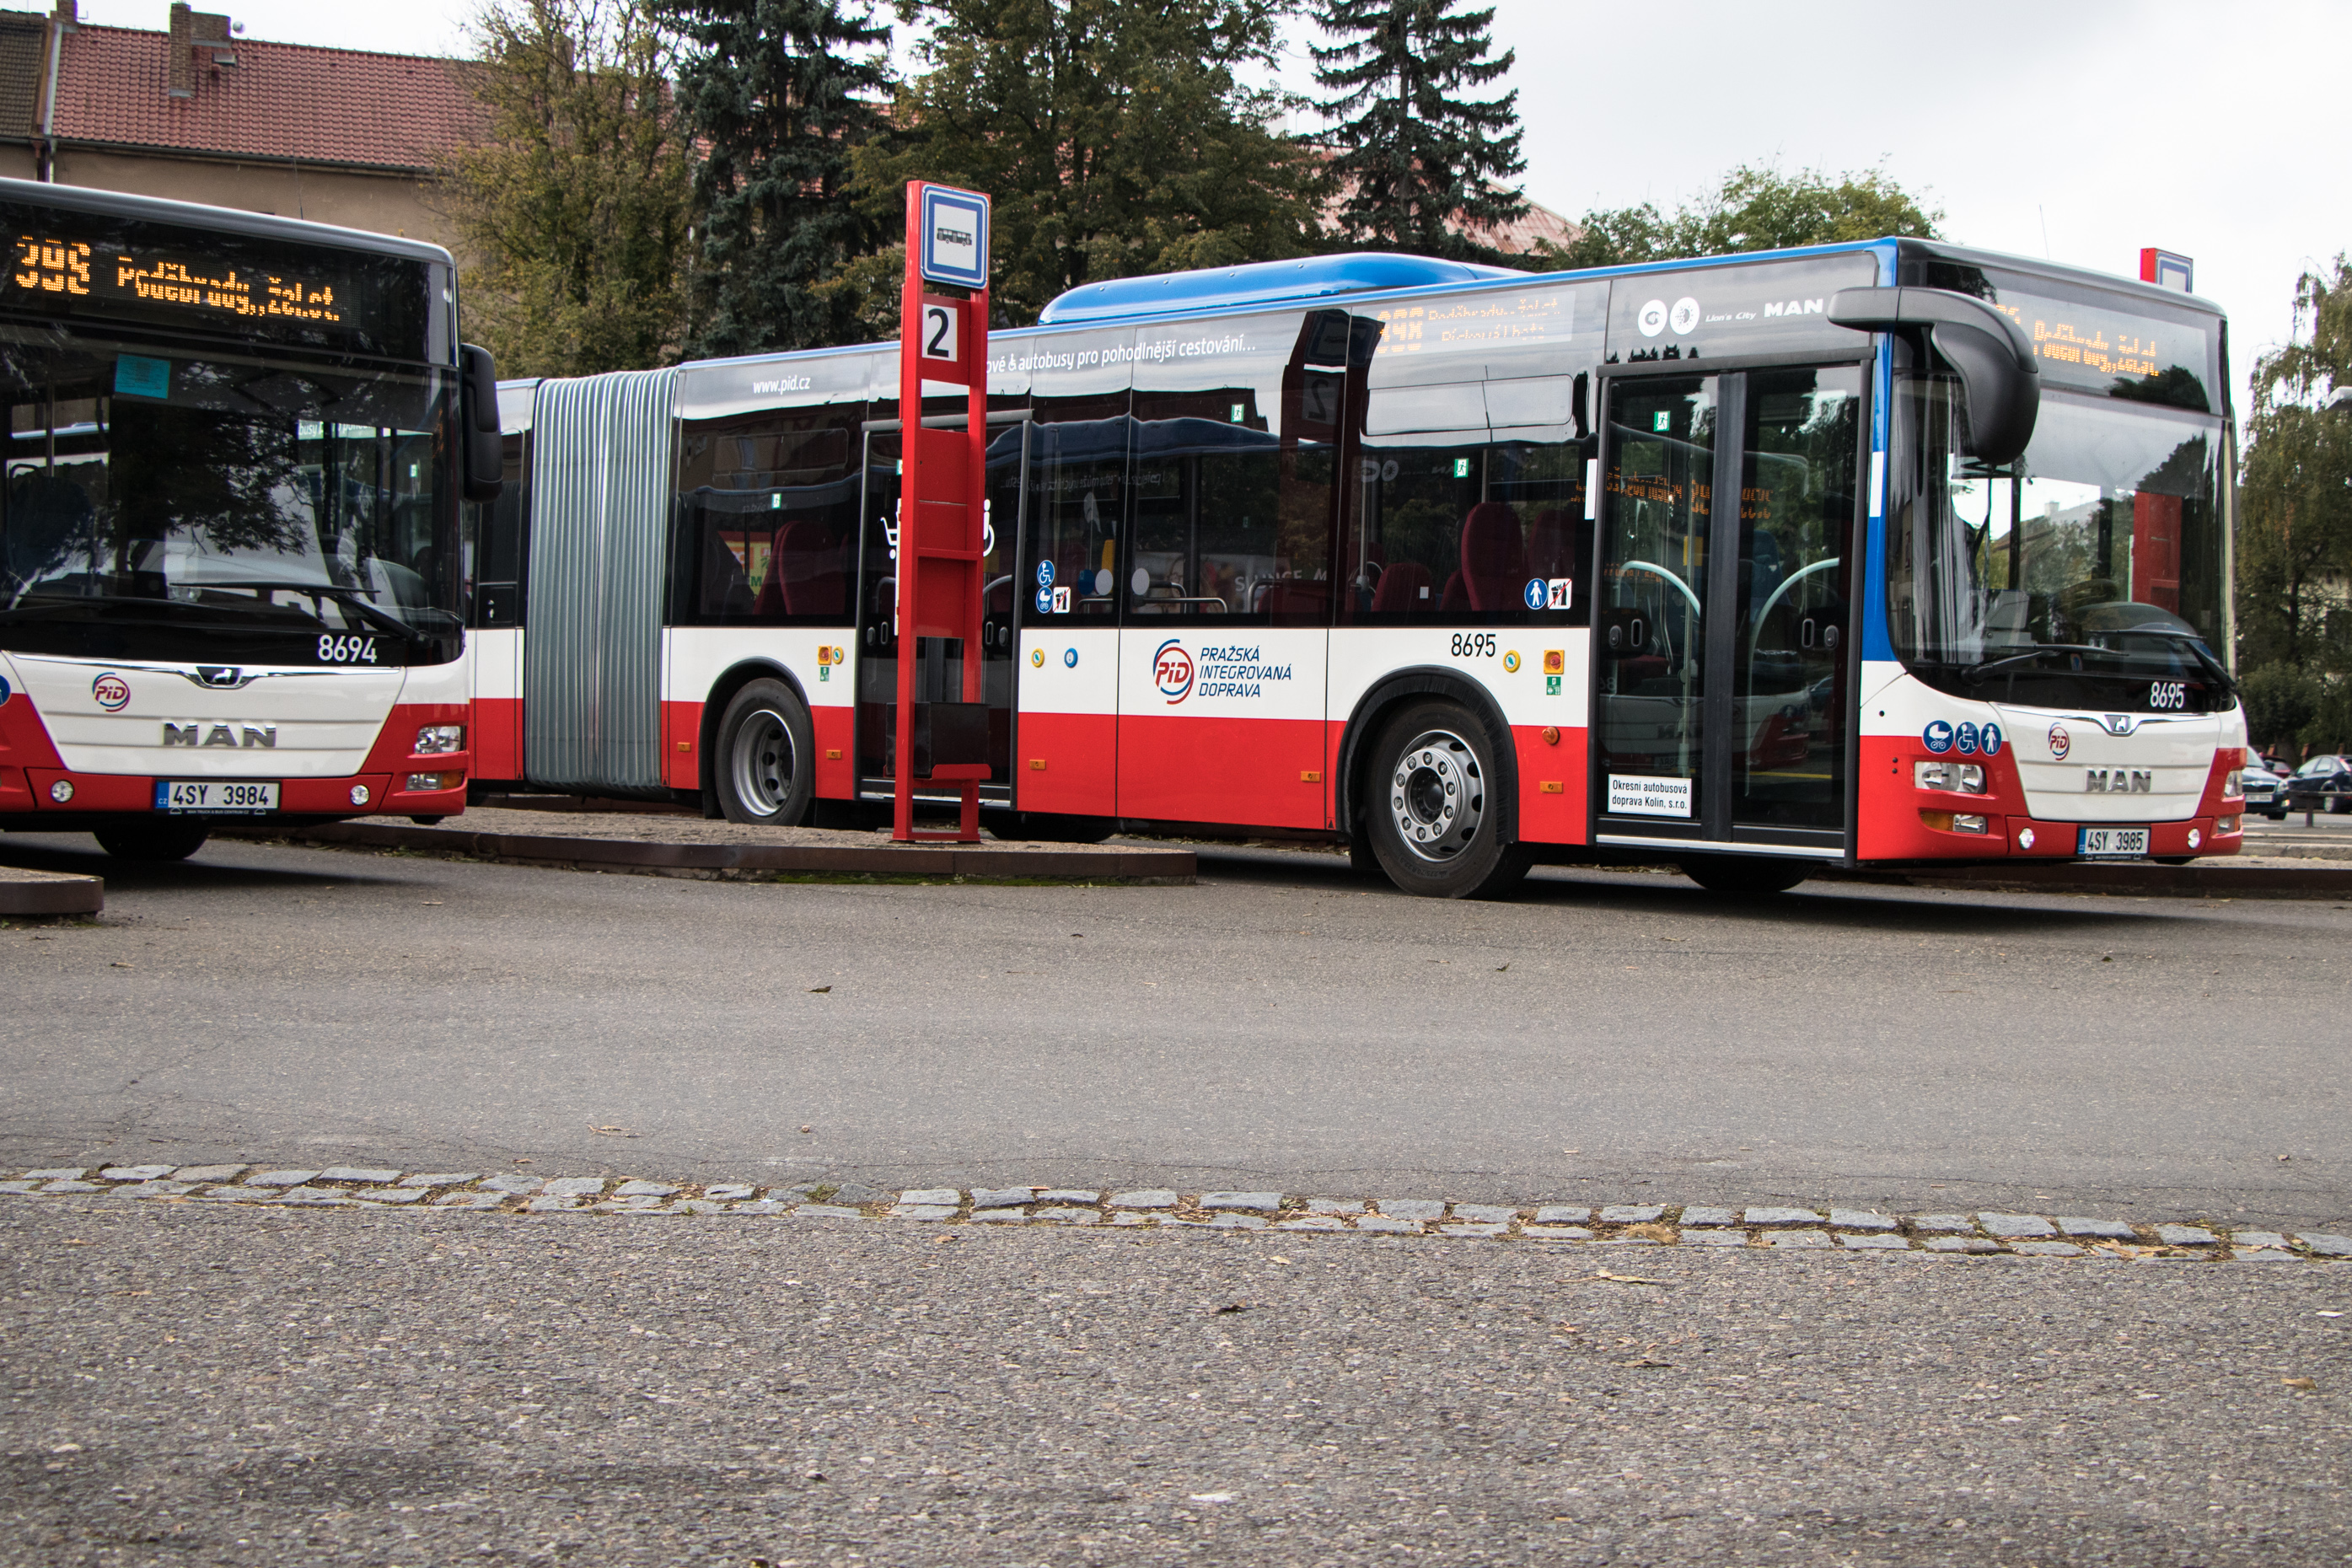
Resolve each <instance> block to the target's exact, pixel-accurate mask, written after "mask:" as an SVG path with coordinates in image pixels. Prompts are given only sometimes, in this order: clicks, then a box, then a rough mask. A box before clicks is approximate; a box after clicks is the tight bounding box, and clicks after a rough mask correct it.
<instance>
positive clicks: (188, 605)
mask: <svg viewBox="0 0 2352 1568" xmlns="http://www.w3.org/2000/svg"><path fill="white" fill-rule="evenodd" d="M447 379H448V378H447V375H446V373H438V372H428V371H422V370H392V369H384V368H377V367H373V366H364V367H360V366H353V365H352V364H350V363H343V364H341V365H336V364H331V363H330V364H320V363H310V362H306V361H302V360H298V359H294V358H289V357H285V356H282V355H273V354H270V353H268V352H267V351H264V352H263V353H258V354H257V353H248V352H240V351H234V350H228V349H226V348H223V349H222V350H221V351H220V352H209V351H199V352H198V353H195V354H194V355H191V354H189V353H184V352H173V351H170V350H166V349H163V348H157V347H150V346H145V345H140V344H133V343H127V342H115V341H111V340H109V339H106V338H102V337H98V336H92V335H85V334H82V333H79V332H72V331H67V330H63V329H60V328H58V327H53V326H22V327H20V326H15V325H0V384H5V393H6V397H7V401H8V403H9V405H10V424H9V431H8V437H7V439H8V450H7V458H6V461H7V478H6V484H5V489H0V647H6V648H9V649H11V650H15V651H19V652H27V653H49V654H58V655H64V656H68V657H74V656H81V657H91V658H157V659H188V658H221V659H224V660H236V661H241V662H250V663H281V664H313V663H331V664H349V663H373V664H415V663H429V662H440V661H443V660H446V659H447V658H454V657H456V655H457V648H458V646H459V645H458V630H457V628H458V622H459V617H458V616H457V593H456V582H457V571H456V567H457V563H456V561H455V560H454V559H453V552H452V550H451V545H452V544H453V542H455V537H456V531H455V523H456V519H457V508H456V506H455V505H454V502H453V497H452V493H451V488H450V480H449V474H448V471H447V469H448V460H447V458H446V451H447V443H446V439H445V437H444V433H443V432H444V426H445V425H446V418H445V405H446V400H447V398H448V396H449V395H450V392H449V388H448V385H447Z"/></svg>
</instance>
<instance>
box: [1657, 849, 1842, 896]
mask: <svg viewBox="0 0 2352 1568" xmlns="http://www.w3.org/2000/svg"><path fill="white" fill-rule="evenodd" d="M1682 868H1683V875H1684V876H1685V877H1688V878H1689V879H1691V880H1692V881H1694V882H1696V883H1697V884H1698V885H1699V886H1700V887H1702V888H1705V889H1706V890H1707V891H1708V892H1710V893H1726V894H1729V895H1731V896H1732V897H1735V898H1748V897H1753V896H1756V895H1758V894H1762V893H1785V892H1787V891H1788V890H1789V889H1791V888H1793V887H1795V886H1796V885H1797V884H1798V883H1800V882H1801V881H1803V880H1804V879H1806V878H1808V877H1810V876H1811V875H1812V874H1813V866H1812V862H1811V861H1809V860H1778V859H1774V858H1771V857H1770V856H1767V855H1758V856H1748V855H1694V856H1692V857H1691V858H1689V859H1687V860H1685V861H1684V862H1683V863H1682Z"/></svg>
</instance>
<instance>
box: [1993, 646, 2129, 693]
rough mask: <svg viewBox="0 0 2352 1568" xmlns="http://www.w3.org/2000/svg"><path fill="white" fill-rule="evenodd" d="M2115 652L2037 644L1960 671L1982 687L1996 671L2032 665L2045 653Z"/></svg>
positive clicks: (2091, 647) (2092, 648)
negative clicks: (2020, 665)
mask: <svg viewBox="0 0 2352 1568" xmlns="http://www.w3.org/2000/svg"><path fill="white" fill-rule="evenodd" d="M2114 651H2115V650H2114V649H2113V648H2105V647H2094V646H2092V645H2091V644H2089V643H2077V642H2045V643H2036V644H2034V646H2033V647H2030V648H2028V649H2026V651H2025V652H2023V653H2013V654H2011V655H2010V656H2009V657H2008V658H1994V659H1987V660H1985V661H1983V662H1982V663H1979V664H1972V665H1969V667H1968V668H1965V669H1963V670H1961V671H1960V679H1963V680H1965V681H1967V682H1968V683H1969V685H1971V686H1977V685H1981V684H1982V683H1983V681H1984V678H1985V677H1986V676H1988V675H1990V674H1991V673H1992V672H1993V671H1994V670H1996V669H2007V668H2009V667H2010V666H2011V665H2013V664H2031V663H2032V662H2033V660H2035V659H2037V658H2041V657H2042V655H2043V654H2045V653H2113V652H2114Z"/></svg>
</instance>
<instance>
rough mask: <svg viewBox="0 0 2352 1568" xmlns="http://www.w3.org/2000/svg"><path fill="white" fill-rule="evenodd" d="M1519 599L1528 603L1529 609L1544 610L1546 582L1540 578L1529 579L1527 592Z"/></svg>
mask: <svg viewBox="0 0 2352 1568" xmlns="http://www.w3.org/2000/svg"><path fill="white" fill-rule="evenodd" d="M1519 597H1521V598H1523V599H1525V600H1526V601H1527V602H1528V609H1530V610H1540V609H1542V608H1543V607H1544V580H1543V579H1542V578H1540V577H1530V578H1528V586H1527V591H1526V592H1525V593H1523V594H1521V595H1519Z"/></svg>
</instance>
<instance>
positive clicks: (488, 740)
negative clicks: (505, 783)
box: [473, 697, 522, 779]
mask: <svg viewBox="0 0 2352 1568" xmlns="http://www.w3.org/2000/svg"><path fill="white" fill-rule="evenodd" d="M473 740H474V776H475V777H476V778H482V779H519V778H520V777H522V699H520V698H519V697H477V698H475V699H474V737H473Z"/></svg>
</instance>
